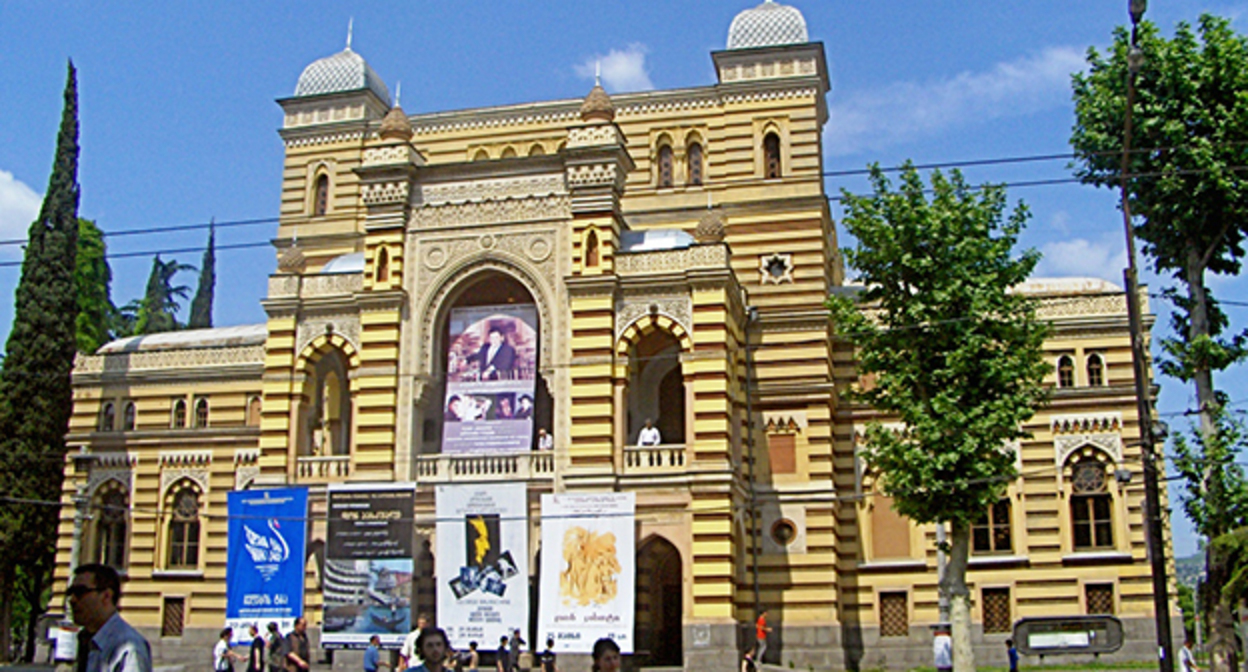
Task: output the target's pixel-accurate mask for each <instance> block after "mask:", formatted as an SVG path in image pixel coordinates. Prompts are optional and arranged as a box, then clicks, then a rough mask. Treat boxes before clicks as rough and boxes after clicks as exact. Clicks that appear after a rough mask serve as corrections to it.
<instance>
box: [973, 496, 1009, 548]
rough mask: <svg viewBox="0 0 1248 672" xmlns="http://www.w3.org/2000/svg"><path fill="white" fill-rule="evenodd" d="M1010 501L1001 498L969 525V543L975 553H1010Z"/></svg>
mask: <svg viewBox="0 0 1248 672" xmlns="http://www.w3.org/2000/svg"><path fill="white" fill-rule="evenodd" d="M1011 541H1012V540H1011V539H1010V500H1009V498H1008V497H1007V498H1003V499H1001V500H999V501H998V502H997V503H996V504H993V505H992V506H990V507H988V509H987V510H986V511H984V512H983V513H982V514H980V517H979V519H978V520H976V521H975V522H974V524H972V525H971V542H972V547H973V548H974V549H975V552H976V553H1010V552H1012V551H1013V550H1014V545H1013V544H1012V543H1011Z"/></svg>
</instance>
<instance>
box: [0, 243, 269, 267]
mask: <svg viewBox="0 0 1248 672" xmlns="http://www.w3.org/2000/svg"><path fill="white" fill-rule="evenodd" d="M272 245H273V243H271V242H269V241H267V240H261V241H257V242H254V243H230V244H228V245H215V246H214V247H213V249H214V250H216V251H218V252H220V251H223V250H245V249H251V248H258V247H271V246H272ZM206 249H208V246H207V245H205V246H203V247H181V248H168V249H163V250H144V251H142V252H120V253H117V254H107V255H105V256H104V258H105V259H126V258H130V257H154V256H156V255H160V254H190V253H193V252H203V251H204V250H206ZM22 263H23V262H21V261H0V268H13V267H17V266H21V265H22Z"/></svg>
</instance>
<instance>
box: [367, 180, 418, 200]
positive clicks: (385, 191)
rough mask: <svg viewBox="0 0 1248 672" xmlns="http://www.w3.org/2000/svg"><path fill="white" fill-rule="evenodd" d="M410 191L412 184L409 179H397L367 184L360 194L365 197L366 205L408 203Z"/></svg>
mask: <svg viewBox="0 0 1248 672" xmlns="http://www.w3.org/2000/svg"><path fill="white" fill-rule="evenodd" d="M410 191H411V184H410V183H409V182H408V181H407V180H397V181H394V182H379V183H377V184H366V185H364V187H363V189H361V190H360V196H361V197H362V198H363V199H364V205H385V204H388V203H406V202H407V196H408V194H409V193H410Z"/></svg>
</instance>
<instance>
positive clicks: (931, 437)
mask: <svg viewBox="0 0 1248 672" xmlns="http://www.w3.org/2000/svg"><path fill="white" fill-rule="evenodd" d="M871 181H872V183H873V185H874V192H875V193H874V194H873V195H871V196H853V195H851V194H849V193H844V194H843V196H842V203H843V204H844V206H845V217H844V219H843V224H844V225H845V228H846V230H847V231H848V232H849V233H850V234H851V235H853V236H854V237H855V238H856V239H857V241H858V246H857V247H856V248H849V249H846V250H844V255H845V260H846V261H847V262H848V264H849V266H850V267H852V268H853V269H855V270H856V271H857V272H858V274H859V277H860V279H861V281H862V283H863V284H864V288H863V290H862V292H861V293H860V294H859V295H858V297H857V301H855V300H853V299H850V298H848V297H844V296H837V297H833V298H832V299H831V300H830V301H829V305H830V308H831V310H832V313H833V317H834V321H835V324H836V329H837V333H838V334H839V336H840V337H841V338H844V339H847V340H849V341H850V342H852V343H853V344H854V345H855V346H856V347H857V357H858V364H859V367H860V370H861V371H863V372H865V373H870V374H875V376H876V385H875V387H874V388H872V389H870V390H867V391H861V392H858V393H857V394H856V395H855V396H856V397H857V399H858V400H860V401H864V402H867V403H869V404H871V405H872V406H874V407H875V408H876V409H878V410H880V411H882V412H884V413H886V414H887V415H888V416H890V417H891V418H893V419H896V420H898V421H900V422H902V423H903V424H904V426H905V431H904V432H900V433H895V432H892V431H889V430H887V429H885V428H884V427H883V426H882V425H881V424H880V423H879V422H872V423H870V424H869V425H868V427H867V443H868V445H869V449H868V451H867V456H866V459H867V461H868V463H869V465H870V468H871V469H872V471H873V472H874V473H877V474H879V479H880V480H879V482H880V484H881V488H882V491H883V493H884V494H886V495H888V496H890V497H892V498H893V500H894V506H895V507H896V509H897V511H898V512H899V513H901V514H902V515H905V516H908V517H909V518H911V519H913V520H915V521H917V522H919V523H942V524H943V523H948V524H949V525H950V528H951V532H952V534H951V536H950V541H949V545H948V551H949V564H948V566H947V568H946V572H945V576H944V578H943V579H942V581H941V591H942V593H943V594H944V595H945V596H947V597H948V598H949V599H950V617H951V618H950V620H951V622H952V625H953V639H954V657H953V659H954V664H955V666H956V669H958V670H959V672H964V671H966V670H973V669H974V667H975V662H974V653H973V651H972V649H971V639H970V625H971V624H970V593H969V591H968V589H967V586H966V568H967V559H968V555H969V552H970V538H971V524H972V522H973V521H974V520H975V519H977V518H979V517H980V516H982V515H983V514H984V512H985V511H987V509H988V507H989V506H991V505H992V504H994V503H995V502H997V501H998V499H999V498H1000V497H1001V495H1002V492H1003V491H1004V489H1005V487H1006V482H1007V481H1008V480H1009V479H1010V478H1012V477H1013V476H1014V473H1015V469H1014V463H1015V455H1014V452H1013V451H1012V450H1010V449H1009V448H1008V446H1009V445H1010V443H1011V442H1013V441H1016V440H1018V439H1021V438H1023V437H1025V436H1026V432H1024V431H1023V430H1022V426H1023V423H1024V422H1025V421H1026V420H1027V419H1028V418H1030V417H1031V416H1032V415H1033V414H1034V413H1035V409H1036V407H1037V406H1038V405H1039V404H1041V403H1043V401H1044V400H1045V388H1044V387H1043V386H1042V384H1041V381H1042V379H1043V377H1044V375H1045V372H1046V371H1047V369H1048V365H1047V364H1045V362H1044V359H1043V357H1042V353H1041V345H1042V343H1043V340H1044V335H1045V331H1046V330H1045V327H1044V325H1043V324H1042V323H1040V322H1038V321H1037V319H1036V317H1035V309H1034V306H1033V304H1032V302H1031V301H1030V300H1029V299H1028V298H1026V297H1024V296H1023V295H1021V294H1017V293H1011V291H1010V290H1011V288H1013V287H1015V286H1016V285H1018V284H1020V283H1022V282H1023V281H1024V280H1026V279H1027V277H1028V275H1030V273H1031V271H1032V269H1033V268H1034V267H1035V265H1036V262H1037V261H1038V259H1039V254H1038V253H1036V252H1035V251H1034V250H1028V251H1026V252H1023V253H1021V254H1017V253H1016V252H1015V250H1014V247H1015V245H1016V243H1017V241H1018V235H1019V233H1020V232H1021V231H1022V229H1023V227H1024V225H1025V223H1026V221H1027V218H1028V213H1027V209H1026V207H1025V206H1023V205H1022V204H1021V203H1020V204H1019V205H1018V206H1017V208H1016V209H1014V210H1013V212H1012V213H1010V215H1009V217H1008V219H1003V217H1004V215H1005V208H1006V198H1005V191H1004V189H1002V188H998V187H990V188H984V189H982V190H977V189H973V188H971V187H969V186H968V185H967V184H966V183H965V181H964V180H963V178H962V176H961V174H960V173H958V172H956V171H955V172H953V173H952V174H951V175H950V176H948V177H946V176H945V175H943V174H941V173H940V172H936V173H933V174H932V177H931V191H932V195H931V200H930V201H929V200H928V197H927V195H926V193H925V187H924V184H923V180H922V178H921V177H920V176H919V174H918V172H917V171H916V170H915V169H914V168H913V166H911V165H909V164H908V165H907V167H906V169H905V170H904V172H903V174H902V176H901V182H900V185H899V186H898V190H897V191H896V192H894V191H892V185H891V184H890V183H889V181H888V179H887V178H885V176H884V174H883V172H882V171H880V169H879V167H878V166H876V167H873V168H872V173H871Z"/></svg>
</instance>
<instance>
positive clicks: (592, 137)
mask: <svg viewBox="0 0 1248 672" xmlns="http://www.w3.org/2000/svg"><path fill="white" fill-rule="evenodd" d="M623 140H624V138H623V137H622V136H621V134H620V130H619V129H618V128H616V126H615V124H596V125H593V126H582V127H580V128H573V129H571V130H569V131H568V149H576V148H578V147H601V146H603V145H607V146H610V145H619V144H622V143H623Z"/></svg>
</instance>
